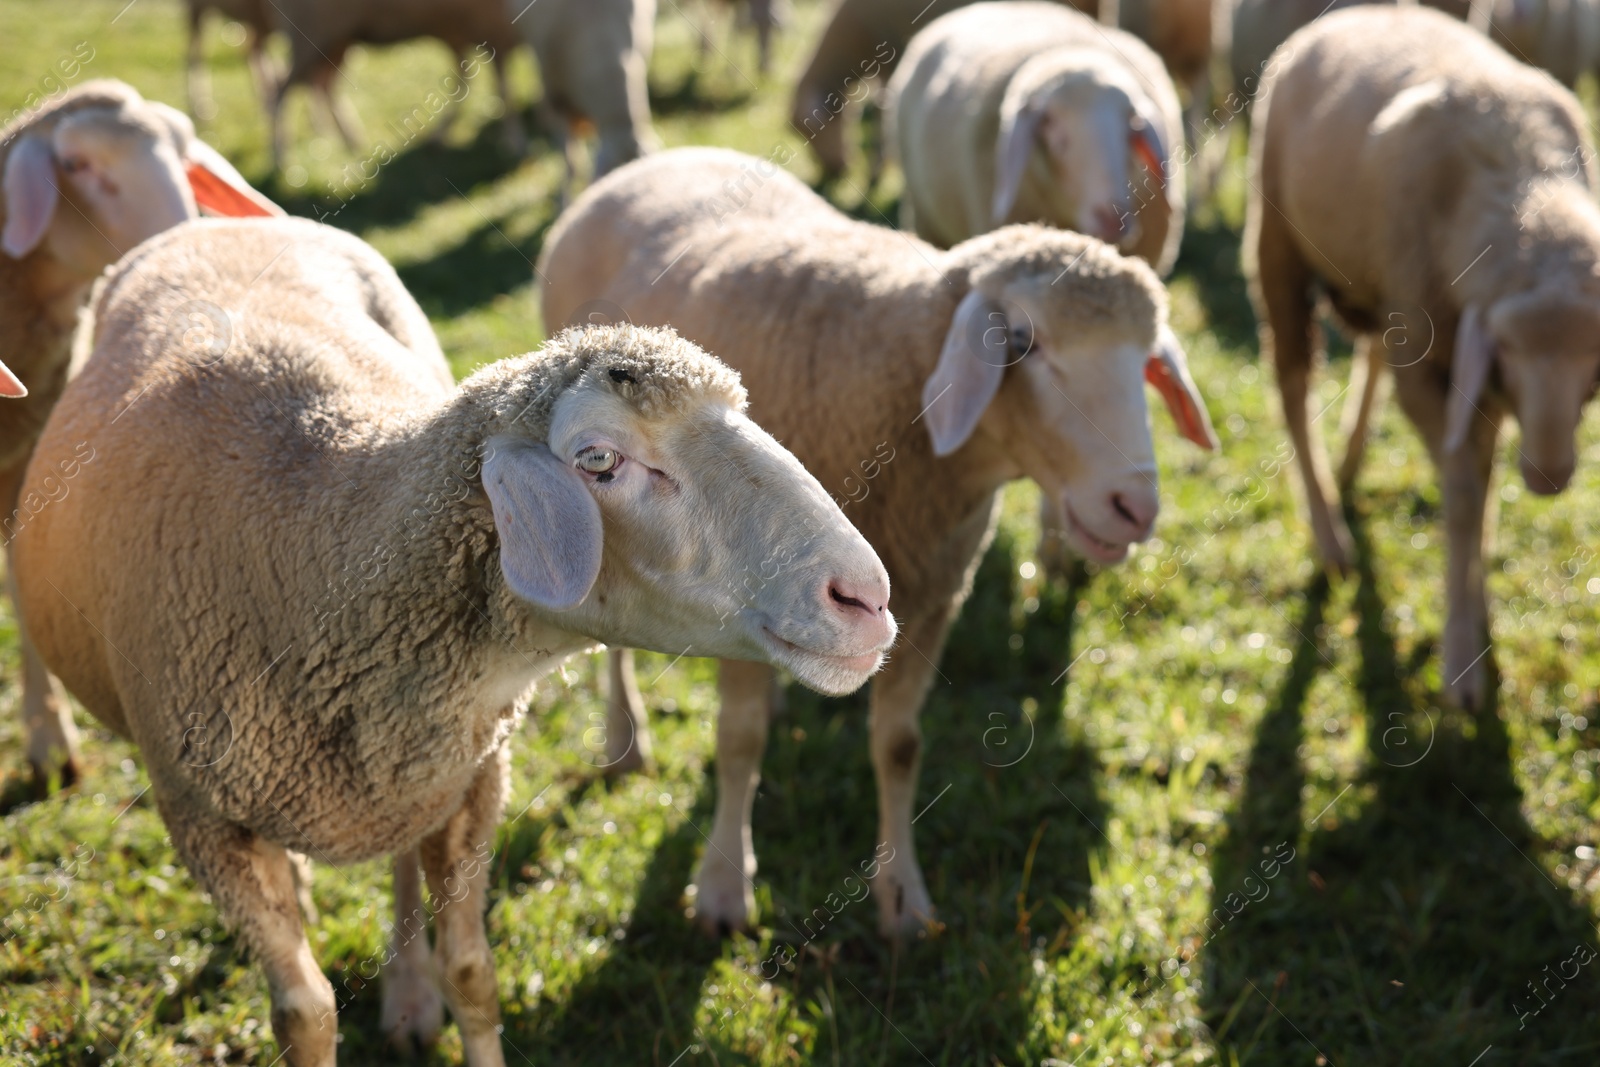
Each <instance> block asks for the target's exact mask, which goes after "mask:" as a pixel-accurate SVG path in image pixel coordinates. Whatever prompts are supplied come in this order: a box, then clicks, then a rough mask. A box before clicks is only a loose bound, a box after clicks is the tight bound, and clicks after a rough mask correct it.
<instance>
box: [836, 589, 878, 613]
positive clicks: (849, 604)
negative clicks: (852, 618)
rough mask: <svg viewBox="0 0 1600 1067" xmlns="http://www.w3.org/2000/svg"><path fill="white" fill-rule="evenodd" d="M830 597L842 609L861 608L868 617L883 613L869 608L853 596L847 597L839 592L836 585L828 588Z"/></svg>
mask: <svg viewBox="0 0 1600 1067" xmlns="http://www.w3.org/2000/svg"><path fill="white" fill-rule="evenodd" d="M828 596H829V597H831V598H832V599H833V602H834V603H835V604H838V605H839V606H840V607H844V608H859V609H861V610H862V611H864V612H866V613H867V614H868V615H877V614H878V613H879V612H881V611H883V609H882V608H872V607H869V606H868V605H867V603H866V601H864V600H859V599H857V598H856V597H853V596H846V595H845V594H844V593H841V592H839V587H838V586H836V585H830V586H828Z"/></svg>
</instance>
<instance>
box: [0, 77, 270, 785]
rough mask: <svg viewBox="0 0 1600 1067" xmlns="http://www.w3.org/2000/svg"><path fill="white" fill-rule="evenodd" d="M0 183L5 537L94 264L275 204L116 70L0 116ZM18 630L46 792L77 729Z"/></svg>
mask: <svg viewBox="0 0 1600 1067" xmlns="http://www.w3.org/2000/svg"><path fill="white" fill-rule="evenodd" d="M0 184H3V190H0V192H3V195H0V353H4V355H5V359H6V362H7V363H8V364H9V366H10V369H11V370H12V371H13V372H15V376H16V377H17V378H18V379H19V380H20V383H21V386H22V388H23V390H24V393H25V395H26V399H25V400H22V401H20V402H15V403H8V404H6V405H5V406H4V407H3V408H0V537H3V538H4V540H5V542H6V544H7V546H8V551H9V544H10V541H11V539H12V538H13V537H14V536H15V535H16V533H17V532H18V530H19V529H20V528H21V527H22V526H25V525H26V524H27V521H28V518H29V515H30V514H31V512H32V511H33V510H34V508H35V504H36V503H37V502H27V503H26V504H25V506H23V507H21V508H19V507H18V504H19V489H20V487H21V484H22V476H23V471H24V470H25V469H26V467H27V463H28V456H29V453H30V452H31V451H32V449H33V443H34V441H35V440H36V439H37V438H38V436H39V432H40V430H41V429H42V428H43V427H44V423H45V419H46V418H47V417H48V416H49V414H50V410H51V408H52V407H54V405H55V402H56V399H57V397H59V396H60V395H61V390H62V388H63V387H64V386H65V385H66V380H67V368H68V364H69V363H70V361H71V354H72V353H71V349H72V330H73V326H74V324H75V323H76V321H77V315H78V308H79V306H80V305H81V304H82V303H83V300H84V298H85V297H86V296H87V295H88V292H89V286H90V284H91V283H92V282H93V281H94V279H95V277H96V276H97V275H99V274H100V272H101V271H102V270H104V269H105V268H106V267H108V266H109V265H111V264H112V263H113V262H115V261H116V260H117V258H118V257H119V256H121V255H122V254H123V253H124V252H126V251H128V250H129V249H131V248H133V247H134V246H135V245H137V244H138V243H139V242H140V241H143V240H144V239H145V238H147V237H149V236H151V235H152V234H156V233H159V232H161V231H162V230H165V229H167V228H168V227H171V226H175V225H177V224H178V223H180V222H182V221H184V220H185V219H189V218H193V217H195V216H196V214H197V213H198V210H199V209H200V208H204V209H206V210H208V211H211V212H212V213H215V214H229V215H238V214H270V213H279V212H278V209H277V208H276V207H274V206H273V205H272V204H271V203H269V202H268V201H266V200H265V199H263V198H262V197H261V196H260V195H259V194H257V193H256V192H255V191H254V190H252V189H251V188H250V187H249V186H248V185H247V184H246V183H245V181H244V179H243V178H241V177H239V173H238V172H237V171H236V170H234V169H233V167H232V166H230V165H229V164H228V163H227V161H226V160H224V159H223V158H222V157H221V156H220V155H218V154H217V152H216V151H215V150H214V149H213V148H211V147H210V146H209V145H207V144H206V143H205V142H203V141H201V140H200V139H199V138H197V137H196V136H195V133H194V126H193V125H192V124H191V123H190V122H189V120H188V119H187V118H185V117H184V116H183V115H181V114H179V113H178V112H177V111H174V110H173V109H172V108H170V107H168V106H166V105H165V104H160V103H157V102H155V101H149V100H145V99H143V98H142V97H141V96H140V95H139V94H138V93H137V92H135V91H134V89H133V88H132V87H131V86H128V85H126V84H124V83H122V82H116V81H93V82H88V83H85V84H84V85H81V86H79V87H77V88H76V89H73V90H70V91H69V92H66V93H63V94H62V95H61V96H60V97H58V98H57V99H55V100H53V101H51V102H50V103H49V104H47V105H46V106H45V107H43V108H41V109H39V110H38V111H35V112H32V113H30V114H27V115H24V116H22V117H20V118H18V119H16V120H15V121H14V122H12V123H11V124H10V125H9V126H7V127H5V128H4V129H3V130H0ZM0 395H13V396H14V395H23V394H18V393H16V392H15V391H13V392H11V393H3V392H0ZM7 569H8V571H11V572H13V573H14V568H12V567H9V566H8V568H7ZM20 644H21V646H22V660H23V684H22V691H23V697H22V708H23V719H24V721H25V723H26V724H27V733H28V740H27V749H28V762H29V764H30V765H31V767H32V770H33V778H34V788H35V790H36V791H37V792H42V791H43V790H44V789H45V788H46V787H47V785H48V782H49V780H50V779H51V777H52V776H55V775H59V776H60V779H61V781H62V782H63V783H71V782H72V781H74V780H76V778H77V777H78V759H77V731H76V730H75V729H74V727H73V725H72V713H71V710H70V709H69V708H68V707H67V703H66V701H65V700H64V699H62V698H61V696H60V695H59V694H58V693H57V692H56V691H55V687H54V686H53V685H52V683H51V680H50V676H49V675H48V674H47V673H46V672H45V670H44V667H43V666H42V665H41V664H40V663H39V660H38V657H37V656H36V655H35V654H34V651H33V646H32V643H31V642H30V641H29V640H28V635H27V632H26V630H24V631H23V632H22V633H21V635H20Z"/></svg>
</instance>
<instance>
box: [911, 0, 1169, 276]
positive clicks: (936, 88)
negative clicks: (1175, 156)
mask: <svg viewBox="0 0 1600 1067" xmlns="http://www.w3.org/2000/svg"><path fill="white" fill-rule="evenodd" d="M889 99H890V104H889V109H890V113H891V115H892V116H893V121H892V124H891V126H892V128H893V129H894V131H895V141H896V147H897V149H898V152H899V156H900V159H901V161H902V167H903V170H904V171H905V182H906V188H905V194H904V196H903V197H902V199H901V205H902V210H903V212H904V213H905V216H906V217H907V218H908V219H909V221H910V222H911V223H912V224H913V225H914V228H915V229H916V231H917V233H918V234H919V235H921V236H922V237H923V238H925V239H927V240H929V241H932V242H933V243H934V244H937V245H941V246H945V247H948V246H950V245H953V244H957V243H959V242H961V241H965V240H966V239H968V238H969V237H975V236H976V235H978V234H980V233H983V232H985V231H986V230H990V229H993V228H994V227H996V226H1003V225H1005V224H1006V223H1008V222H1046V223H1050V224H1051V225H1055V226H1062V227H1065V228H1067V229H1074V230H1077V231H1078V232H1080V233H1087V234H1092V235H1093V236H1095V237H1098V238H1100V239H1101V240H1103V241H1106V242H1108V243H1110V244H1114V245H1117V246H1118V247H1119V248H1120V249H1121V250H1122V251H1123V252H1125V253H1128V254H1130V255H1137V256H1140V257H1142V258H1143V259H1144V260H1146V261H1147V262H1149V263H1150V264H1151V265H1152V266H1154V267H1155V268H1156V269H1157V270H1158V271H1159V272H1161V273H1166V272H1167V271H1169V270H1170V269H1171V268H1172V263H1173V260H1175V259H1176V258H1177V255H1178V243H1179V241H1180V240H1181V239H1182V237H1183V212H1184V208H1183V169H1182V167H1181V166H1179V165H1176V164H1175V163H1174V162H1173V160H1172V158H1171V157H1170V156H1169V153H1168V147H1169V146H1170V145H1172V144H1174V143H1175V141H1177V140H1181V138H1182V136H1183V119H1182V115H1181V112H1180V110H1179V107H1178V95H1177V93H1176V92H1175V91H1174V89H1173V87H1172V79H1171V78H1170V77H1168V75H1167V72H1166V70H1165V68H1164V67H1163V66H1162V63H1161V60H1160V59H1159V58H1158V57H1157V56H1156V54H1155V53H1154V52H1152V51H1151V50H1150V49H1149V48H1148V47H1146V46H1145V44H1144V43H1143V42H1142V41H1140V40H1139V39H1138V38H1136V37H1134V36H1133V35H1132V34H1129V33H1124V32H1123V31H1122V30H1118V29H1115V28H1112V27H1107V26H1100V25H1098V24H1097V23H1096V22H1095V21H1094V20H1093V19H1091V18H1089V17H1088V16H1086V15H1082V14H1079V13H1078V12H1076V11H1073V10H1071V9H1070V8H1065V7H1061V6H1060V5H1058V4H1053V3H1043V2H1040V0H1006V2H997V3H983V4H975V5H973V6H971V7H966V8H962V9H960V10H958V11H954V12H952V13H950V14H948V15H945V16H943V17H941V18H939V19H938V20H936V21H935V22H933V23H932V24H931V25H929V26H928V28H927V29H925V30H923V31H922V32H921V33H919V34H917V36H916V37H915V38H913V39H912V42H911V46H910V47H909V48H907V49H906V56H905V62H903V63H902V64H901V65H900V67H899V69H898V70H897V71H896V72H895V75H894V78H893V79H892V80H891V82H890V83H889ZM902 221H906V219H903V220H902Z"/></svg>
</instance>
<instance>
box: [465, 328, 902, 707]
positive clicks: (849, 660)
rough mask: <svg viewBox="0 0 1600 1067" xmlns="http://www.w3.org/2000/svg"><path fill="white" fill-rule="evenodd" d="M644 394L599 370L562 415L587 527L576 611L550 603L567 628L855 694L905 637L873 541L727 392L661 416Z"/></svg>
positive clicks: (565, 470)
mask: <svg viewBox="0 0 1600 1067" xmlns="http://www.w3.org/2000/svg"><path fill="white" fill-rule="evenodd" d="M702 358H705V357H702ZM634 384H635V383H633V381H632V379H631V378H630V377H629V374H628V372H626V371H621V370H619V369H617V368H615V367H613V368H611V369H610V370H607V371H603V372H602V371H600V370H594V369H591V370H590V371H588V372H586V374H585V376H584V377H583V378H582V379H581V380H580V381H579V382H578V383H577V384H576V385H574V386H572V387H570V388H569V389H568V390H567V391H566V392H565V393H564V394H563V396H562V397H561V398H560V400H559V401H558V402H557V404H556V407H555V409H554V412H553V417H552V422H551V427H550V435H549V453H550V454H551V455H553V457H554V462H555V464H556V465H557V466H558V467H559V471H556V472H553V473H558V474H559V475H560V477H561V478H562V480H563V483H564V487H565V488H564V491H566V492H570V493H573V494H581V497H579V498H578V499H577V500H575V502H574V504H573V506H572V508H571V510H572V511H573V512H574V513H581V514H582V515H584V516H586V518H584V519H583V520H582V522H583V523H586V524H587V525H585V527H584V531H583V536H582V544H581V545H580V546H579V550H578V551H579V554H580V555H584V558H585V559H586V560H587V561H588V562H587V563H586V564H585V567H586V570H585V571H584V573H583V574H582V575H581V576H580V577H579V579H578V580H577V581H574V582H572V583H569V587H568V588H567V589H565V590H564V592H565V594H566V599H567V600H568V601H569V602H570V606H566V605H562V604H559V603H557V604H553V605H549V606H554V607H558V608H563V609H564V610H562V613H561V615H560V617H559V619H558V621H559V623H560V624H561V625H562V626H564V627H566V628H569V629H572V630H574V631H576V632H579V633H583V634H586V635H588V636H590V637H593V638H594V639H596V640H599V641H603V642H605V643H607V644H613V645H626V646H632V647H637V648H649V649H658V650H660V651H663V652H670V653H674V654H679V653H685V652H689V653H692V654H694V655H697V656H717V657H721V658H726V659H745V660H761V661H771V662H775V663H778V664H780V665H782V666H784V667H787V668H788V669H789V670H791V671H792V672H793V673H794V674H795V676H796V677H797V678H799V679H800V680H801V681H802V682H804V683H805V684H807V685H809V686H811V687H812V688H814V689H817V690H820V691H822V692H824V693H832V694H842V693H847V692H851V691H853V690H855V689H857V688H859V687H860V686H861V684H862V683H863V682H865V681H866V679H867V677H868V676H869V675H871V674H872V673H873V672H874V671H875V670H877V668H878V667H879V666H880V665H881V664H882V661H883V656H884V653H885V652H886V651H887V650H888V647H889V645H890V644H892V643H893V640H894V636H895V623H894V619H893V617H892V616H891V615H890V613H889V611H888V607H887V604H888V598H889V578H888V575H887V573H886V572H885V571H884V568H883V565H882V564H881V563H880V562H879V561H878V557H877V555H876V554H875V553H874V552H873V551H872V548H871V546H870V545H868V544H867V542H866V540H865V538H863V537H862V536H861V535H860V534H859V533H857V532H856V530H855V529H854V527H852V526H851V525H850V524H849V522H848V521H847V520H846V519H845V518H844V515H843V514H842V513H841V512H840V511H839V509H838V507H837V506H836V505H835V504H834V503H833V501H832V500H831V499H829V497H828V495H827V493H826V492H824V491H823V489H822V487H821V486H820V485H819V484H818V483H817V481H816V479H814V478H813V477H811V475H810V474H808V473H807V472H806V470H805V468H804V467H802V466H801V465H800V463H799V461H798V460H796V459H795V458H794V456H792V455H791V454H790V453H789V452H788V451H787V450H786V449H784V448H783V447H782V446H780V445H779V444H778V443H777V442H776V441H775V440H773V438H772V437H771V436H770V435H768V434H767V433H766V432H765V431H763V430H762V429H760V427H758V426H756V424H755V423H753V422H751V421H750V419H749V418H747V417H746V416H745V415H743V414H741V413H740V412H739V411H738V410H737V409H736V407H735V405H734V403H733V402H732V399H731V398H724V397H718V396H716V395H715V394H710V395H705V396H702V397H700V398H696V399H694V400H692V401H690V402H687V403H684V404H681V405H679V406H677V407H676V408H675V409H674V410H670V411H652V410H651V409H650V408H648V407H647V406H641V405H639V404H638V403H636V402H634V400H633V399H631V398H630V396H629V394H630V393H631V392H632V391H633V389H632V387H633V385H634ZM490 474H491V472H490V471H489V470H488V467H487V465H486V469H485V475H486V484H488V478H489V475H490ZM490 491H491V497H493V495H494V489H493V487H492V486H491V487H490ZM496 525H497V526H501V523H500V521H499V510H498V509H497V512H496ZM563 536H564V535H563ZM505 538H506V532H505V530H504V528H502V539H503V542H504V543H505V547H503V549H502V556H503V559H502V562H503V564H506V560H505V557H506V556H508V555H510V554H511V552H512V547H511V546H510V544H509V542H506V541H505ZM602 548H603V551H602ZM506 569H507V576H508V578H511V577H512V574H511V569H510V565H509V564H506ZM585 583H587V584H585ZM512 585H513V588H514V589H515V588H516V587H517V583H516V581H515V579H514V578H513V580H512ZM536 592H537V591H536Z"/></svg>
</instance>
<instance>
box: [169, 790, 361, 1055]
mask: <svg viewBox="0 0 1600 1067" xmlns="http://www.w3.org/2000/svg"><path fill="white" fill-rule="evenodd" d="M152 784H153V785H154V787H155V788H154V789H153V790H152V792H153V793H154V795H155V798H156V808H157V809H158V810H159V811H160V812H161V818H162V820H163V821H164V822H165V823H166V824H167V832H168V833H169V834H170V835H171V837H172V845H173V847H174V848H175V849H176V850H177V852H178V855H179V856H181V857H182V858H183V862H184V863H186V864H187V865H188V867H189V870H190V871H191V872H192V873H193V874H194V877H195V881H196V882H198V883H199V884H200V885H201V886H202V887H203V888H204V889H205V890H206V891H207V892H209V893H210V894H211V899H212V900H214V901H215V902H216V905H217V910H218V911H219V912H220V913H221V915H222V919H223V921H224V922H225V923H227V924H228V925H229V926H230V927H232V928H234V929H235V930H236V931H238V935H239V939H240V941H242V942H243V943H244V945H245V947H246V948H248V949H249V950H250V952H251V954H252V955H254V956H255V957H256V958H257V959H258V960H260V962H261V968H262V970H264V971H265V972H266V976H267V988H268V990H269V991H270V993H271V998H272V1033H273V1036H275V1037H276V1038H277V1039H278V1044H279V1046H281V1047H282V1049H283V1057H282V1062H283V1063H285V1064H288V1065H289V1067H333V1064H334V1048H335V1044H336V1042H337V1039H338V1033H339V1026H338V1004H337V1002H336V1001H335V999H334V995H333V986H332V984H331V983H329V981H328V979H327V978H326V977H324V975H323V973H322V970H321V968H319V967H318V966H317V961H316V959H315V957H313V956H312V955H311V945H310V943H309V942H308V941H307V940H306V931H305V927H304V926H303V925H302V924H301V920H300V907H299V904H298V902H297V901H296V899H295V898H296V893H295V876H294V870H293V864H292V862H291V860H290V858H289V852H288V851H287V850H285V849H284V848H283V847H282V846H280V845H276V844H274V843H273V842H271V841H268V840H266V839H265V838H262V837H259V836H257V835H256V834H254V833H252V832H251V831H249V830H247V829H245V828H244V827H243V826H240V825H238V824H237V823H230V822H227V821H226V820H223V819H220V818H217V817H216V816H214V815H210V814H208V813H206V812H204V811H202V810H201V809H200V808H199V807H198V806H197V805H193V804H187V803H184V802H183V801H181V800H174V801H172V802H169V801H168V799H167V797H166V793H165V790H163V789H162V787H161V783H160V782H159V781H155V782H153V783H152Z"/></svg>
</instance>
